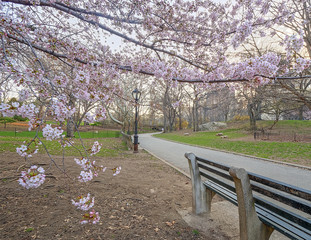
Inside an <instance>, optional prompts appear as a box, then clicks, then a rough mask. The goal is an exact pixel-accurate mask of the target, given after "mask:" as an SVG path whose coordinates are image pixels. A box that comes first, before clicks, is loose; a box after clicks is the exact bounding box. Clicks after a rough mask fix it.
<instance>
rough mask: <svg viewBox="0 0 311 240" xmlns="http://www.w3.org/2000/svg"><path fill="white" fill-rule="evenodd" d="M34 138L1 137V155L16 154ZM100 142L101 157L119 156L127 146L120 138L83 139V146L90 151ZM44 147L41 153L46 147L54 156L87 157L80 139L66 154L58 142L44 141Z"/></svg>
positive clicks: (74, 140)
mask: <svg viewBox="0 0 311 240" xmlns="http://www.w3.org/2000/svg"><path fill="white" fill-rule="evenodd" d="M31 139H32V138H30V137H10V136H6V137H4V136H0V153H1V152H5V151H9V152H16V148H17V147H20V146H21V144H23V142H25V143H26V144H27V143H29V141H30V140H31ZM94 141H98V142H99V143H100V144H102V148H101V150H100V152H99V153H98V154H97V156H99V157H108V156H109V157H112V156H117V155H119V154H120V153H122V152H123V151H124V150H125V149H126V146H125V144H123V143H122V141H121V139H120V138H96V139H83V144H84V147H85V149H87V150H88V149H90V148H91V147H92V145H93V143H94ZM42 142H43V144H44V145H39V153H43V154H44V153H45V149H44V146H45V147H46V148H47V149H48V150H49V152H50V154H52V155H63V154H64V155H65V156H80V152H81V153H82V154H83V155H84V156H85V151H84V147H83V145H82V144H81V141H80V139H78V138H77V139H73V140H72V141H71V142H73V143H74V146H75V147H65V148H64V152H63V149H62V148H61V145H60V143H59V142H57V141H46V140H42ZM29 148H30V149H31V150H34V149H35V147H34V144H31V145H30V147H29Z"/></svg>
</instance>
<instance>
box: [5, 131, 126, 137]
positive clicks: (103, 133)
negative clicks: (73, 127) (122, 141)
mask: <svg viewBox="0 0 311 240" xmlns="http://www.w3.org/2000/svg"><path fill="white" fill-rule="evenodd" d="M35 135H36V132H34V131H0V137H1V136H5V137H30V138H32V137H34V136H35ZM64 135H66V132H64ZM80 136H81V138H114V137H116V138H118V137H119V136H120V131H113V130H103V131H88V132H80ZM39 137H42V132H40V133H39ZM75 137H76V138H78V137H79V134H78V133H77V132H75Z"/></svg>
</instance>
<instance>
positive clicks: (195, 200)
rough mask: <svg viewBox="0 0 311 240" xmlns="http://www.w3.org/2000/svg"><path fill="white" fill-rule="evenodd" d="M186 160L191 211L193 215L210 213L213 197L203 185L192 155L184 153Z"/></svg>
mask: <svg viewBox="0 0 311 240" xmlns="http://www.w3.org/2000/svg"><path fill="white" fill-rule="evenodd" d="M185 157H186V158H187V159H188V163H189V168H190V175H191V183H192V211H193V213H194V214H202V213H210V211H211V202H212V198H213V196H214V195H215V194H214V193H213V192H212V191H210V190H209V189H206V187H205V186H204V185H203V183H202V181H201V176H200V172H199V167H198V163H197V161H196V158H195V155H194V154H193V153H185Z"/></svg>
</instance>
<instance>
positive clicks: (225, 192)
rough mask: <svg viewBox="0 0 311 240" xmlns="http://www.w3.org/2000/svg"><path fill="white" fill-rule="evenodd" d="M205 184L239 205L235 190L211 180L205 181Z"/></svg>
mask: <svg viewBox="0 0 311 240" xmlns="http://www.w3.org/2000/svg"><path fill="white" fill-rule="evenodd" d="M203 184H204V185H205V187H207V188H208V189H210V190H212V191H214V192H215V193H217V194H219V195H220V196H222V197H223V198H225V199H227V200H228V201H229V202H231V203H233V204H234V205H236V206H237V205H238V201H237V198H236V194H235V193H234V192H232V191H230V190H228V189H226V188H224V187H223V186H221V185H218V184H216V183H214V182H212V181H209V180H207V181H205V182H204V183H203Z"/></svg>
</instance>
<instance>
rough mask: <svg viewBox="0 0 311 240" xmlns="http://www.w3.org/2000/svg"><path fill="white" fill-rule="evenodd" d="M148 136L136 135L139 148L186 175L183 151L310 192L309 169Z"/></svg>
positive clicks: (187, 168)
mask: <svg viewBox="0 0 311 240" xmlns="http://www.w3.org/2000/svg"><path fill="white" fill-rule="evenodd" d="M151 135H152V134H150V133H148V134H140V135H139V142H140V147H142V148H144V149H146V150H147V151H149V152H150V153H152V154H153V155H155V156H157V157H159V158H161V159H163V160H165V161H166V162H168V163H170V164H172V165H173V166H175V167H177V168H178V169H180V170H182V171H184V172H186V173H188V174H189V167H188V162H187V159H186V158H185V157H184V154H185V152H193V153H194V154H196V155H197V156H200V157H203V158H206V159H209V160H212V161H216V162H219V163H223V164H227V165H229V166H235V167H242V168H245V169H246V170H247V171H249V172H253V173H257V174H260V175H263V176H266V177H270V178H273V179H276V180H279V181H282V182H286V183H288V184H291V185H294V186H297V187H301V188H304V189H308V190H311V170H308V169H303V168H298V167H293V166H288V165H284V164H278V163H274V162H270V161H265V160H261V159H256V158H252V157H245V156H241V155H237V154H231V153H225V152H221V151H214V150H210V149H206V148H201V147H195V146H190V145H186V144H180V143H175V142H171V141H166V140H162V139H159V138H155V137H152V136H151ZM310 151H311V149H310Z"/></svg>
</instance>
